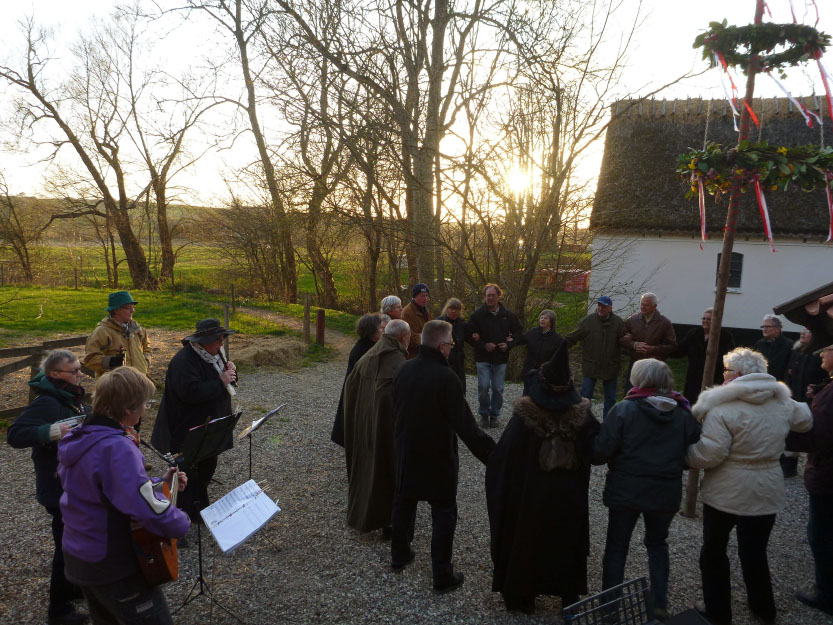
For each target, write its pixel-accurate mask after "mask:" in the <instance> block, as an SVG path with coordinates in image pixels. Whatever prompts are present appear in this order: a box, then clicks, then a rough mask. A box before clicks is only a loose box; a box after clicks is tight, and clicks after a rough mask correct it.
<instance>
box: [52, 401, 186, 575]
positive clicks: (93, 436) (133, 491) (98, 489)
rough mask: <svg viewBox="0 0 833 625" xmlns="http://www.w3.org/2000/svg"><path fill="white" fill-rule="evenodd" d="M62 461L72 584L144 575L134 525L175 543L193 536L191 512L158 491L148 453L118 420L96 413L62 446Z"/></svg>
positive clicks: (68, 568)
mask: <svg viewBox="0 0 833 625" xmlns="http://www.w3.org/2000/svg"><path fill="white" fill-rule="evenodd" d="M58 460H59V462H60V465H59V467H58V474H59V475H60V477H61V483H62V484H63V487H64V494H63V495H62V496H61V513H62V514H63V519H64V540H63V548H64V556H65V566H66V576H67V579H68V580H69V581H71V582H73V583H75V584H104V583H111V582H116V581H118V580H120V579H124V578H126V577H129V576H131V575H134V574H136V573H138V571H139V565H138V562H137V559H136V553H135V551H134V547H133V540H132V538H131V533H130V530H131V528H130V524H131V521H135V522H137V523H138V524H139V525H141V526H142V527H144V528H145V529H147V530H148V531H149V532H151V533H153V534H156V535H158V536H163V537H168V538H179V537H181V536H184V535H185V533H186V532H187V531H188V527H189V525H190V521H189V520H188V515H187V514H185V513H184V512H182V511H181V510H178V509H177V508H176V507H175V506H172V505H171V503H170V501H168V500H167V499H164V497H162V495H161V494H159V493H156V492H155V490H154V488H153V483H154V480H151V479H150V478H149V477H148V476H147V473H146V472H145V458H144V456H143V455H142V453H141V452H140V451H139V449H138V447H136V444H135V443H134V442H133V440H132V439H131V438H129V437H128V436H127V435H126V433H125V431H124V430H123V429H122V427H121V426H120V425H119V424H118V423H116V422H115V421H113V420H112V419H108V418H106V417H100V416H97V415H90V417H88V418H87V420H86V421H85V423H84V424H83V425H81V426H79V427H77V428H74V429H73V430H72V431H71V432H70V433H69V434H67V435H66V436H65V437H64V438H62V439H61V441H60V443H58ZM158 482H159V480H156V483H158Z"/></svg>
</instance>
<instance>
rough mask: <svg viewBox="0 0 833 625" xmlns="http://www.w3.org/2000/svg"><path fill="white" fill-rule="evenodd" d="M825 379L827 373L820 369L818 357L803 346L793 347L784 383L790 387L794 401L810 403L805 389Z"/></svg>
mask: <svg viewBox="0 0 833 625" xmlns="http://www.w3.org/2000/svg"><path fill="white" fill-rule="evenodd" d="M825 378H827V372H826V371H825V370H824V369H822V368H821V358H820V357H819V356H816V355H815V354H814V353H813V352H811V351H809V350H808V349H806V348H805V346H803V345H799V346H798V347H795V348H794V349H793V350H792V352H790V359H789V361H787V374H786V376H785V378H784V382H786V384H787V386H789V387H790V390H791V391H792V393H793V399H794V400H795V401H803V402H807V403H810V401H811V400H810V399H807V387H808V386H810V385H811V384H814V385H815V384H820V383H821V382H824V380H825Z"/></svg>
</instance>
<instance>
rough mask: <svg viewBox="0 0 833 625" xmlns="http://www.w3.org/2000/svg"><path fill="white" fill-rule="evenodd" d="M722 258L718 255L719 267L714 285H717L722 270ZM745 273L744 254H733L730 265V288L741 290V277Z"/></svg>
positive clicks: (716, 268) (716, 269)
mask: <svg viewBox="0 0 833 625" xmlns="http://www.w3.org/2000/svg"><path fill="white" fill-rule="evenodd" d="M720 256H721V254H718V255H717V266H716V267H715V269H714V283H715V286H716V285H717V272H718V271H719V270H720ZM741 273H743V254H738V253H737V252H732V262H731V264H730V265H729V288H730V289H739V288H740V276H741Z"/></svg>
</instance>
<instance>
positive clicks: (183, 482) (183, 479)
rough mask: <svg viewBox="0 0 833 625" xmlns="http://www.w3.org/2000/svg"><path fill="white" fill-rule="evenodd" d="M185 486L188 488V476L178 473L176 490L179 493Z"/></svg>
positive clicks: (182, 472) (181, 472)
mask: <svg viewBox="0 0 833 625" xmlns="http://www.w3.org/2000/svg"><path fill="white" fill-rule="evenodd" d="M186 486H188V476H187V475H185V471H180V472H179V478H178V479H177V488H176V489H177V490H178V491H179V492H180V493H181V492H182V491H184V490H185V487H186Z"/></svg>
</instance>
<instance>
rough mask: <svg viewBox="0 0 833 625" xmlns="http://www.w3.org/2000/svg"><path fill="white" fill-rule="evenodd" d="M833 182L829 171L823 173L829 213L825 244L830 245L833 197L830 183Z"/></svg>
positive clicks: (832, 234)
mask: <svg viewBox="0 0 833 625" xmlns="http://www.w3.org/2000/svg"><path fill="white" fill-rule="evenodd" d="M831 180H833V174H831V173H830V172H829V171H826V172H824V182H825V183H826V184H825V185H824V190H825V192H826V193H827V210H828V212H829V213H830V227H829V228H828V230H827V241H826V243H828V244H829V243H830V242H831V241H833V195H831V193H830V181H831Z"/></svg>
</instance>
